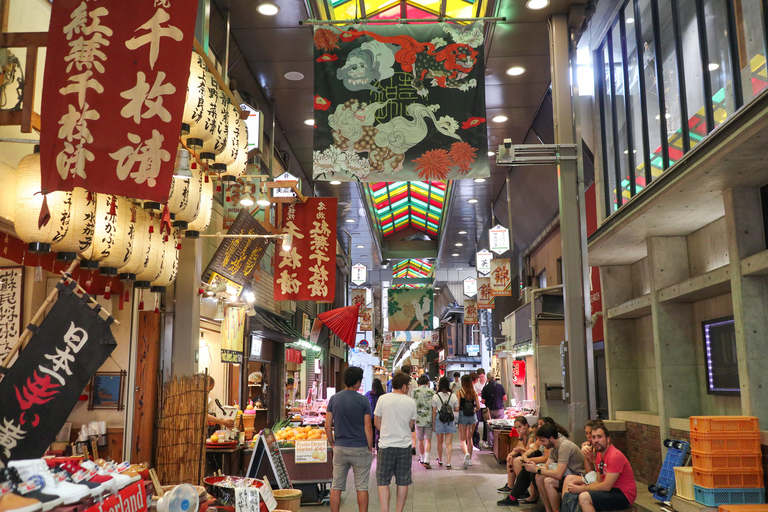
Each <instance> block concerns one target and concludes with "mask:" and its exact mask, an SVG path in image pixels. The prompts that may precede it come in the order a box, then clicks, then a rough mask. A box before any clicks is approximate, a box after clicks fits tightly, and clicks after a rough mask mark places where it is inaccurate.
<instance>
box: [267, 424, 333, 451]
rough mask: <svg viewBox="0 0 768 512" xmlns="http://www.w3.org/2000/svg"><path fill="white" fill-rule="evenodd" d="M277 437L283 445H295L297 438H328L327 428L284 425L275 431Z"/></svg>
mask: <svg viewBox="0 0 768 512" xmlns="http://www.w3.org/2000/svg"><path fill="white" fill-rule="evenodd" d="M275 439H277V442H278V445H279V446H281V447H286V446H293V445H294V443H293V442H294V441H295V440H297V439H327V438H326V435H325V430H324V429H321V428H318V427H315V426H306V427H283V428H281V429H279V430H276V431H275Z"/></svg>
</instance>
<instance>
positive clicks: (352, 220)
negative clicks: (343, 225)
mask: <svg viewBox="0 0 768 512" xmlns="http://www.w3.org/2000/svg"><path fill="white" fill-rule="evenodd" d="M344 222H357V221H356V220H355V219H347V220H345V221H344Z"/></svg>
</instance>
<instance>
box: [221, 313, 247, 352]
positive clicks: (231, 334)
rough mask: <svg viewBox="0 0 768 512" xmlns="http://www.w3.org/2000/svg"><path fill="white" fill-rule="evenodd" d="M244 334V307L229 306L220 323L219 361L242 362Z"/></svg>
mask: <svg viewBox="0 0 768 512" xmlns="http://www.w3.org/2000/svg"><path fill="white" fill-rule="evenodd" d="M244 334H245V308H235V307H229V308H227V309H226V311H225V312H224V321H223V322H222V323H221V362H222V363H236V364H242V362H243V336H244Z"/></svg>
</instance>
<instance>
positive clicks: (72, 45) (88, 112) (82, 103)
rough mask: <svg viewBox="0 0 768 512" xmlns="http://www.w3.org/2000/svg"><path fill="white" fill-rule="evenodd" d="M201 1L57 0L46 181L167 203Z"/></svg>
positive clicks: (47, 82)
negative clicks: (195, 5) (194, 3)
mask: <svg viewBox="0 0 768 512" xmlns="http://www.w3.org/2000/svg"><path fill="white" fill-rule="evenodd" d="M196 17H197V10H196V9H194V8H191V7H190V4H189V2H184V1H181V0H135V1H132V2H114V1H110V0H89V1H84V0H56V2H54V3H53V7H52V9H51V22H50V28H49V31H48V45H47V49H48V52H47V54H46V58H45V75H44V81H43V97H42V111H43V112H44V113H45V115H43V116H42V130H41V133H40V161H41V174H42V189H43V190H44V191H46V192H53V191H54V190H65V191H71V190H72V189H73V188H74V187H83V188H85V189H86V190H90V191H92V192H98V193H107V194H114V193H115V191H116V190H118V191H119V192H120V194H121V195H123V196H126V197H135V198H139V199H148V200H152V201H159V202H161V203H165V202H167V201H168V192H169V189H170V187H171V178H172V177H173V168H174V164H175V160H176V150H177V148H178V145H179V129H180V128H179V127H180V126H181V118H182V113H183V109H184V101H185V98H186V94H187V91H186V83H187V79H188V77H189V58H188V57H187V56H189V55H190V50H191V48H192V36H193V34H194V31H195V19H196Z"/></svg>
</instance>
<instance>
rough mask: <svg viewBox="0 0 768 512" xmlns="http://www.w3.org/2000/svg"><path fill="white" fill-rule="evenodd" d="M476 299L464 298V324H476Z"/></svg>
mask: <svg viewBox="0 0 768 512" xmlns="http://www.w3.org/2000/svg"><path fill="white" fill-rule="evenodd" d="M477 323H478V318H477V301H476V300H475V299H472V300H470V299H464V325H477Z"/></svg>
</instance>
